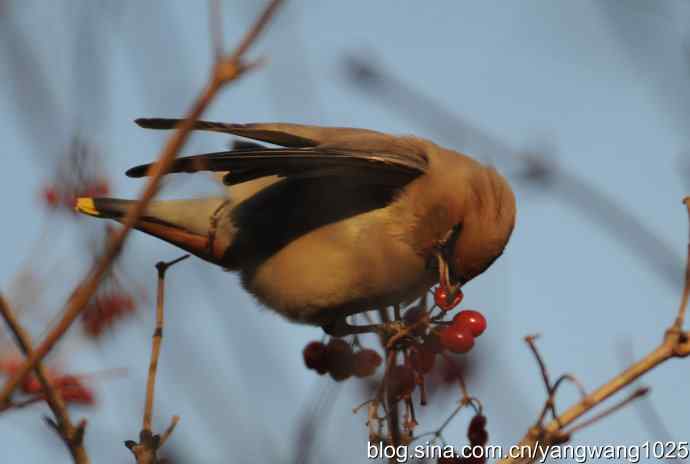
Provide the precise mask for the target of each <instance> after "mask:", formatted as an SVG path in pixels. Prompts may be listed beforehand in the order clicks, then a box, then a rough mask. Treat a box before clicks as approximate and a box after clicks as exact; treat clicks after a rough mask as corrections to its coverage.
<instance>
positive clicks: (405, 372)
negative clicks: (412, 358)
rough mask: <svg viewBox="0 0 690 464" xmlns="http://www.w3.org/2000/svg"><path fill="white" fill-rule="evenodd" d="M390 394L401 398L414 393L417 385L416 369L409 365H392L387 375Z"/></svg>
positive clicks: (391, 396) (398, 398) (396, 398)
mask: <svg viewBox="0 0 690 464" xmlns="http://www.w3.org/2000/svg"><path fill="white" fill-rule="evenodd" d="M386 380H387V382H388V385H387V386H388V396H389V397H390V398H392V399H394V400H400V399H402V398H405V397H407V396H409V395H410V394H412V392H413V391H414V387H415V385H416V382H415V375H414V371H413V370H412V368H411V367H408V366H398V365H395V366H393V367H391V369H390V372H388V377H387V379H386Z"/></svg>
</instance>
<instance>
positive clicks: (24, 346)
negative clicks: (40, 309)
mask: <svg viewBox="0 0 690 464" xmlns="http://www.w3.org/2000/svg"><path fill="white" fill-rule="evenodd" d="M0 313H1V314H2V317H3V319H4V320H5V323H6V324H7V327H9V329H10V331H11V332H12V334H13V335H14V338H15V341H16V342H17V345H18V346H19V349H20V350H21V351H22V353H24V355H25V356H27V357H28V356H30V355H31V353H32V352H33V348H32V346H31V338H30V337H29V334H28V333H27V332H26V330H25V329H24V328H23V327H22V326H21V324H20V323H19V321H18V320H17V318H16V316H15V315H14V313H13V312H12V309H11V308H10V306H9V304H8V303H7V300H5V297H4V296H3V295H2V294H0ZM34 372H35V373H36V378H38V381H39V382H40V383H41V387H42V389H43V394H44V395H45V400H46V402H47V403H48V406H49V407H50V410H51V411H53V415H55V419H56V421H57V422H52V421H51V422H49V423H50V424H51V425H52V426H53V428H54V429H55V430H56V431H57V432H58V434H59V435H60V437H62V440H63V441H64V442H65V445H67V448H68V449H69V452H70V454H71V455H72V458H73V459H74V462H75V463H76V464H88V463H89V457H88V455H87V454H86V450H85V449H84V443H83V442H84V429H85V428H86V421H84V420H82V421H80V422H79V424H78V425H77V426H75V425H74V424H72V421H71V420H70V417H69V413H68V412H67V407H66V406H65V402H64V401H63V400H62V396H61V395H60V392H59V390H57V389H55V386H54V385H53V383H52V382H51V381H50V379H49V378H48V376H47V375H46V372H45V369H44V368H43V365H42V364H41V363H37V364H36V367H35V368H34ZM41 399H43V398H42V397H41ZM29 401H31V402H33V400H29ZM9 406H13V404H12V403H9Z"/></svg>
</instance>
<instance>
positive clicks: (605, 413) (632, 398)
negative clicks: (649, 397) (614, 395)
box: [567, 387, 649, 435]
mask: <svg viewBox="0 0 690 464" xmlns="http://www.w3.org/2000/svg"><path fill="white" fill-rule="evenodd" d="M647 393H649V388H648V387H640V388H638V389H637V390H635V391H634V392H632V393H631V394H630V395H628V396H627V397H626V398H624V399H623V400H622V401H619V402H618V403H616V404H614V405H613V406H611V407H609V408H606V409H605V410H603V411H602V412H600V413H599V414H597V415H596V416H594V417H592V418H590V419H587V420H586V421H584V422H581V423H579V424H577V425H575V426H574V427H573V428H571V429H570V430H568V431H567V433H568V434H569V435H571V434H573V433H575V432H577V431H579V430H582V429H584V428H586V427H589V426H590V425H592V424H594V423H595V422H597V421H599V420H601V419H603V418H604V417H606V416H609V415H611V414H613V413H614V412H616V411H618V410H619V409H622V408H624V407H625V406H627V405H628V404H630V403H632V402H633V401H635V400H636V399H638V398H642V397H643V396H645V395H646V394H647Z"/></svg>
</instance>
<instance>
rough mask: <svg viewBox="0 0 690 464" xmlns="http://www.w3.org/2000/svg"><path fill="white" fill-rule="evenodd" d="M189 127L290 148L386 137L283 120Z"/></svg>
mask: <svg viewBox="0 0 690 464" xmlns="http://www.w3.org/2000/svg"><path fill="white" fill-rule="evenodd" d="M181 121H182V120H181V119H167V118H140V119H137V120H135V121H134V122H135V123H137V124H138V125H139V126H140V127H143V128H145V129H174V128H175V127H176V126H177V125H178V124H179V123H180V122H181ZM192 129H193V130H202V131H210V132H223V133H226V134H233V135H238V136H240V137H247V138H250V139H254V140H261V141H263V142H268V143H272V144H275V145H281V146H283V147H291V148H303V147H315V146H317V145H322V144H324V143H329V142H332V141H334V140H338V139H342V138H346V137H352V136H360V137H361V136H369V137H389V136H387V135H386V134H383V133H381V132H376V131H372V130H368V129H355V128H350V127H323V126H308V125H304V124H284V123H254V124H231V123H224V122H212V121H195V122H194V126H193V128H192Z"/></svg>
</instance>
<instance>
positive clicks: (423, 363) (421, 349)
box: [410, 345, 436, 374]
mask: <svg viewBox="0 0 690 464" xmlns="http://www.w3.org/2000/svg"><path fill="white" fill-rule="evenodd" d="M435 361H436V353H434V352H433V351H431V350H430V349H429V348H428V347H426V346H425V345H417V346H414V347H412V349H411V350H410V365H411V366H412V368H413V369H414V370H415V371H417V372H419V373H420V374H427V373H429V372H431V369H433V368H434V362H435Z"/></svg>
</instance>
